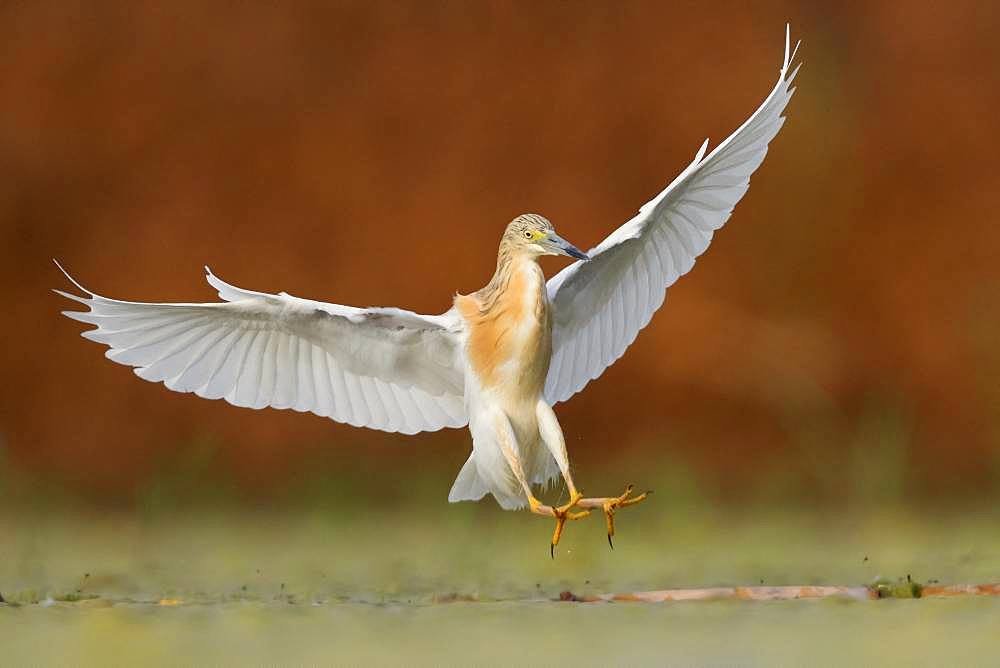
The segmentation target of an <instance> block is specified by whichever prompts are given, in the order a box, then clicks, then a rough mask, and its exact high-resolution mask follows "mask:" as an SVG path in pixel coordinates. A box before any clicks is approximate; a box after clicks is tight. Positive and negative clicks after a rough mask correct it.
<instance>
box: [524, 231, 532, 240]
mask: <svg viewBox="0 0 1000 668" xmlns="http://www.w3.org/2000/svg"><path fill="white" fill-rule="evenodd" d="M524 238H525V239H530V238H531V231H530V230H525V231H524Z"/></svg>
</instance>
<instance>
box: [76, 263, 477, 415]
mask: <svg viewBox="0 0 1000 668" xmlns="http://www.w3.org/2000/svg"><path fill="white" fill-rule="evenodd" d="M57 264H58V263H57ZM59 268H60V269H62V267H59ZM206 272H207V279H208V282H209V283H210V284H211V285H212V286H213V287H214V288H215V289H216V290H218V292H219V297H220V298H222V299H223V300H225V301H224V302H218V303H210V304H148V303H141V302H126V301H119V300H116V299H108V298H106V297H102V296H100V295H97V294H94V293H93V292H90V291H89V290H87V289H85V288H84V287H82V286H81V285H80V284H79V283H77V282H76V281H75V280H73V278H72V277H70V276H69V274H66V277H67V278H69V280H70V281H72V282H73V284H74V285H75V286H76V287H77V288H79V289H80V290H81V291H83V292H85V293H86V295H87V296H86V297H79V296H77V295H73V294H69V293H66V292H63V291H61V290H56V292H57V293H59V294H60V295H62V296H64V297H67V298H69V299H72V300H74V301H77V302H80V303H81V304H84V305H85V306H87V307H88V308H89V309H90V310H89V311H64V312H63V313H64V315H66V316H68V317H70V318H72V319H74V320H79V321H81V322H85V323H88V324H92V325H97V329H91V330H88V331H85V332H83V333H82V336H83V337H84V338H87V339H90V340H92V341H97V342H98V343H103V344H105V345H107V346H108V347H109V348H110V349H109V350H108V351H107V353H106V356H107V357H108V359H111V360H113V361H115V362H118V363H120V364H125V365H127V366H132V367H135V373H136V375H137V376H139V377H140V378H144V379H145V380H149V381H152V382H157V383H161V382H162V383H163V384H164V385H166V386H167V387H168V388H170V389H171V390H175V391H177V392H194V393H195V394H197V395H198V396H200V397H205V398H207V399H225V400H226V401H228V402H229V403H231V404H233V405H235V406H246V407H249V408H264V407H265V406H271V407H273V408H291V409H293V410H296V411H309V412H312V413H315V414H316V415H321V416H324V417H329V418H332V419H333V420H336V421H337V422H345V423H347V424H351V425H354V426H358V427H371V428H373V429H381V430H383V431H398V432H403V433H406V434H413V433H416V432H419V431H434V430H437V429H441V428H443V427H462V426H465V424H466V423H467V422H468V420H467V418H466V415H465V408H464V405H463V394H464V380H463V375H462V367H461V365H460V364H459V363H458V360H457V357H456V354H457V349H458V348H457V347H458V342H457V338H456V336H455V334H454V332H453V324H454V323H453V322H452V317H451V316H450V315H449V314H445V315H441V316H426V315H419V314H416V313H412V312H410V311H403V310H400V309H359V308H354V307H350V306H341V305H339V304H327V303H324V302H317V301H311V300H308V299H299V298H298V297H293V296H291V295H288V294H286V293H281V294H277V295H272V294H267V293H263V292H252V291H250V290H243V289H240V288H237V287H235V286H232V285H229V284H228V283H225V282H223V281H222V280H220V279H219V278H217V277H216V276H215V275H213V274H212V272H211V271H210V270H208V268H207V267H206ZM63 273H65V271H64V272H63Z"/></svg>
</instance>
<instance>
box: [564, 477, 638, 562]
mask: <svg viewBox="0 0 1000 668" xmlns="http://www.w3.org/2000/svg"><path fill="white" fill-rule="evenodd" d="M632 489H633V487H632V485H629V486H627V487H626V488H625V492H624V493H623V494H622V495H621V496H612V497H595V498H586V499H579V500H578V501H577V502H576V506H577V507H578V508H600V509H601V510H603V511H604V518H605V520H607V523H608V545H610V546H611V549H612V550H613V549H615V543H614V541H613V540H612V538H613V537H614V535H615V512H616V511H617V510H618V509H619V508H625V507H626V506H632V505H635V504H637V503H640V502H642V501H645V500H646V497H647V496H649V495H650V494H651V493H652V492H643V493H642V494H639V495H638V496H632ZM588 512H590V511H589V510H588Z"/></svg>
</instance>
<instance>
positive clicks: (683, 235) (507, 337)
mask: <svg viewBox="0 0 1000 668" xmlns="http://www.w3.org/2000/svg"><path fill="white" fill-rule="evenodd" d="M797 48H798V45H797V44H796V50H797ZM794 58H795V50H792V51H791V52H790V50H789V31H788V28H787V27H786V29H785V57H784V61H783V63H782V66H781V71H780V73H779V75H778V81H777V83H776V84H775V86H774V88H773V89H772V90H771V92H770V94H769V95H768V96H767V98H766V99H765V100H764V102H763V103H762V104H761V105H760V107H759V108H758V109H757V110H756V111H755V112H754V113H753V114H752V115H751V116H750V118H748V119H747V120H746V122H744V123H743V125H741V126H740V127H739V128H738V129H737V130H736V131H735V132H733V134H732V135H730V136H729V137H728V138H727V139H726V140H725V141H723V142H722V143H721V144H719V145H718V146H717V147H716V148H715V149H714V150H713V151H712V152H711V153H708V154H707V155H706V150H707V147H708V140H706V141H705V143H703V144H702V146H701V148H700V149H699V150H698V152H697V154H696V155H695V158H694V160H693V161H692V162H691V164H690V165H688V166H687V167H686V168H685V169H684V170H683V171H682V172H681V173H680V174H679V175H678V176H677V178H675V179H674V180H673V182H672V183H671V184H670V185H668V186H667V187H666V189H665V190H663V191H662V192H661V193H660V194H658V195H657V196H656V197H654V198H653V199H652V200H650V201H649V202H647V203H646V204H645V205H643V206H642V208H641V209H640V210H639V213H638V215H636V216H635V217H634V218H632V219H631V220H629V221H628V222H627V223H625V224H624V225H622V226H621V227H619V228H618V229H617V230H615V231H614V232H612V233H611V234H610V235H609V236H608V237H607V238H606V239H605V240H604V241H602V242H601V243H600V244H598V245H597V246H596V247H594V248H592V249H591V250H589V251H588V252H586V253H584V252H582V251H580V250H579V249H577V248H576V247H575V246H573V245H572V244H570V243H569V242H568V241H566V240H565V239H563V238H562V237H561V236H559V235H558V234H557V233H556V231H555V229H553V226H552V224H551V223H550V222H549V221H548V220H546V219H545V218H543V217H542V216H540V215H536V214H524V215H521V216H518V217H517V218H515V219H514V220H513V221H512V222H511V223H510V224H509V225H507V228H506V230H505V231H504V234H503V236H502V237H501V239H500V249H499V252H498V254H497V263H496V271H495V273H494V274H493V277H492V278H491V279H490V281H489V283H487V285H486V287H484V288H482V289H481V290H479V291H477V292H474V293H472V294H468V295H458V296H456V297H455V300H454V304H453V306H452V308H451V309H449V310H448V311H447V312H446V313H443V314H441V315H421V314H418V313H414V312H412V311H405V310H402V309H397V308H355V307H352V306H341V305H340V304H329V303H325V302H319V301H312V300H310V299H301V298H299V297H293V296H292V295H289V294H287V293H284V292H281V293H278V294H269V293H265V292H254V291H251V290H244V289H242V288H237V287H235V286H233V285H230V284H228V283H226V282H224V281H222V280H221V279H220V278H218V277H217V276H215V275H214V274H213V273H212V272H211V270H209V269H208V268H207V267H206V273H207V280H208V283H209V284H210V285H211V286H212V287H213V288H215V289H216V290H217V291H218V294H219V298H220V299H221V300H222V301H220V302H214V303H207V304H198V303H144V302H129V301H120V300H117V299H109V298H106V297H102V296H100V295H98V294H95V293H93V292H91V291H89V290H87V289H86V288H84V287H83V286H82V285H80V284H79V283H77V282H76V281H75V280H74V279H73V278H72V277H70V276H69V274H66V277H67V278H68V279H69V280H70V281H71V282H72V283H73V285H74V286H76V288H78V289H79V290H80V291H81V292H83V293H84V296H78V295H74V294H70V293H67V292H63V291H61V290H56V292H57V293H58V294H60V295H62V296H64V297H67V298H69V299H72V300H74V301H77V302H79V303H81V304H83V305H85V306H86V307H88V309H89V310H87V311H64V314H65V315H66V316H68V317H70V318H73V319H74V320H79V321H81V322H84V323H87V324H89V325H96V329H90V330H87V331H85V332H83V333H82V336H83V337H84V338H87V339H90V340H92V341H96V342H98V343H101V344H104V345H106V346H108V347H109V350H108V351H107V353H106V355H107V357H108V358H109V359H111V360H113V361H115V362H118V363H120V364H125V365H127V366H131V367H134V368H135V374H136V375H137V376H139V377H140V378H143V379H145V380H148V381H152V382H157V383H163V384H164V385H166V386H167V387H168V388H169V389H171V390H174V391H177V392H194V393H195V394H197V395H198V396H200V397H204V398H206V399H225V400H226V401H227V402H229V403H230V404H233V405H235V406H245V407H248V408H264V407H267V406H270V407H272V408H291V409H293V410H296V411H309V412H312V413H315V414H316V415H320V416H323V417H329V418H331V419H333V420H336V421H338V422H345V423H347V424H351V425H354V426H356V427H370V428H372V429H381V430H383V431H389V432H402V433H405V434H415V433H417V432H421V431H435V430H438V429H442V428H444V427H466V426H467V427H468V428H469V431H470V432H471V433H472V453H471V454H470V456H469V459H468V461H466V463H465V465H464V466H463V467H462V469H461V471H459V473H458V477H457V479H456V480H455V483H454V485H453V486H452V488H451V492H450V494H449V495H448V500H449V501H452V502H456V501H476V500H479V499H481V498H482V497H484V496H485V495H487V494H492V495H493V497H494V499H496V501H497V503H499V504H500V506H501V507H503V508H504V509H507V510H513V509H518V508H523V507H525V506H527V507H528V508H529V509H530V511H531V512H532V513H536V514H538V515H543V516H547V517H550V518H554V519H555V530H554V532H553V535H552V540H551V545H550V551H551V553H552V554H553V555H554V550H555V546H556V544H557V543H558V542H559V539H560V536H561V535H562V531H563V527H564V526H565V523H566V522H567V521H568V520H577V519H580V518H582V517H584V516H586V515H588V514H590V512H591V511H592V510H596V509H600V510H601V511H602V512H603V514H604V516H605V520H606V524H607V533H608V542H609V543H611V540H612V536H613V535H614V531H615V524H614V518H615V513H616V511H618V510H620V509H621V508H624V507H627V506H630V505H633V504H635V503H638V502H640V501H642V500H643V499H645V498H646V494H639V495H636V496H633V495H632V486H631V485H629V486H628V487H626V489H625V492H624V493H623V494H621V495H619V496H610V497H584V496H583V494H581V492H580V491H579V488H577V486H576V484H575V482H574V481H573V476H572V474H571V470H570V463H569V456H568V454H567V452H566V442H565V439H564V438H563V433H562V429H561V428H560V426H559V422H558V420H557V419H556V415H555V413H554V412H553V410H552V406H553V405H555V404H557V403H559V402H561V401H566V400H567V399H569V398H570V397H571V396H573V395H574V394H576V393H577V392H579V391H580V390H582V389H583V388H584V387H585V386H586V385H587V383H589V382H590V381H591V380H593V379H595V378H597V377H598V376H600V375H601V373H602V372H603V371H604V369H606V368H607V367H608V366H610V365H611V364H612V363H614V361H615V360H617V359H618V358H619V357H621V356H622V354H623V353H624V352H625V349H626V348H627V347H628V346H629V344H631V343H632V341H633V340H634V339H635V337H636V335H637V334H638V333H639V330H640V329H642V328H643V327H645V326H646V324H647V323H648V322H649V320H650V318H651V317H652V315H653V313H654V312H655V311H656V310H657V309H658V308H659V306H660V304H662V303H663V298H664V295H665V292H666V290H667V288H668V287H670V286H671V285H672V284H673V283H674V282H675V281H676V280H677V279H678V278H679V277H680V276H682V275H684V274H686V273H687V272H688V271H689V270H690V269H691V267H692V266H693V265H694V262H695V258H697V257H698V256H699V255H701V253H702V252H704V251H705V249H706V248H707V247H708V244H709V242H710V241H711V240H712V235H713V233H714V232H715V230H717V229H719V228H720V227H722V225H724V224H725V222H726V221H727V220H728V218H729V215H730V213H731V212H732V210H733V207H734V206H735V205H736V203H737V202H739V201H740V198H742V197H743V195H744V193H746V191H747V188H748V186H749V182H750V175H751V174H753V172H754V170H756V169H757V167H758V166H759V165H760V163H761V161H763V159H764V156H765V154H766V153H767V146H768V142H770V141H771V139H773V138H774V136H775V135H776V134H777V133H778V130H779V129H780V128H781V126H782V123H783V122H784V117H783V116H782V112H783V111H784V109H785V106H786V105H787V104H788V101H789V100H790V99H791V97H792V93H793V92H794V90H795V89H794V88H792V86H791V84H792V80H793V79H794V78H795V74H796V72H797V71H798V67H796V68H795V69H794V70H790V69H789V68H790V66H791V63H792V61H793V60H794ZM543 255H565V256H569V257H571V258H573V259H575V262H573V263H572V264H571V265H569V266H567V267H566V268H564V269H563V270H562V271H560V272H559V273H558V274H556V275H555V276H554V277H552V278H551V279H549V280H548V281H546V280H545V276H544V274H543V273H542V270H541V268H540V267H539V265H538V258H539V257H540V256H543ZM57 265H58V263H57ZM59 268H60V269H62V267H61V266H60V267H59ZM63 273H66V272H65V271H64V272H63ZM559 477H562V480H563V481H564V482H565V484H566V488H567V490H568V493H569V499H568V500H567V502H566V503H564V504H562V505H551V506H550V505H546V504H544V503H542V502H541V501H540V500H539V499H538V498H537V496H536V495H535V489H536V488H537V487H538V486H544V485H547V484H550V483H552V482H554V481H556V480H558V478H559ZM612 547H614V545H613V544H612Z"/></svg>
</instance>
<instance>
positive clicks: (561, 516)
mask: <svg viewBox="0 0 1000 668" xmlns="http://www.w3.org/2000/svg"><path fill="white" fill-rule="evenodd" d="M498 422H500V424H498V425H497V429H496V432H497V443H498V444H499V445H500V451H501V452H503V456H504V458H505V459H506V460H507V464H508V465H509V466H510V470H511V471H512V472H513V473H514V477H515V478H517V481H518V482H519V483H520V484H521V488H522V489H523V490H524V494H525V496H526V497H527V498H528V508H529V509H530V510H531V512H533V513H534V514H536V515H545V516H547V517H554V518H556V528H555V530H554V531H553V532H552V542H551V543H550V544H549V555H550V556H551V557H552V558H553V559H554V558H555V554H556V545H558V544H559V539H560V538H561V537H562V532H563V527H565V526H566V521H567V520H578V519H581V518H583V517H586V516H587V515H589V514H590V511H589V510H585V511H582V512H577V513H574V512H571V511H570V509H571V508H572V507H573V506H574V505H576V501H577V500H578V499H579V497H580V494H579V492H577V491H576V488H573V491H572V492H571V498H570V501H571V503H569V504H566V505H563V506H558V507H553V506H547V505H545V504H544V503H542V502H541V501H539V500H538V497H536V496H535V495H534V493H533V492H532V491H531V485H530V484H528V478H527V476H525V475H524V468H523V467H522V466H521V459H520V457H518V455H517V453H516V452H515V451H514V448H513V442H514V440H513V439H514V433H513V429H511V427H510V422H509V421H508V420H507V417H506V416H500V417H499V419H498Z"/></svg>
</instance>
